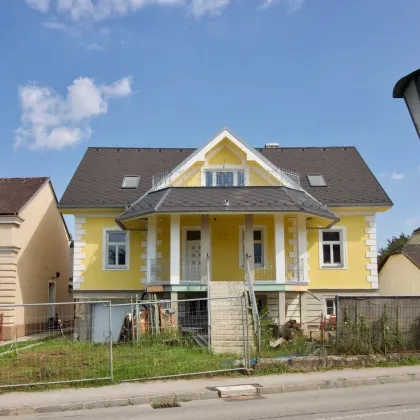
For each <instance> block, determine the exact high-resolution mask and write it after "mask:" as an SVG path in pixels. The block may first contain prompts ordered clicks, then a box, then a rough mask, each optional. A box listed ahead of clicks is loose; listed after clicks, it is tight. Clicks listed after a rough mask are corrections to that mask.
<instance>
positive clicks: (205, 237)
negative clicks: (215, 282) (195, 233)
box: [201, 214, 211, 281]
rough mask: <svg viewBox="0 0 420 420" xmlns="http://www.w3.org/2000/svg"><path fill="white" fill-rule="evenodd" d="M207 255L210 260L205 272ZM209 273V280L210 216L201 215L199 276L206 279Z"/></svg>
mask: <svg viewBox="0 0 420 420" xmlns="http://www.w3.org/2000/svg"><path fill="white" fill-rule="evenodd" d="M207 256H208V257H209V261H210V268H209V272H210V273H208V272H207ZM208 274H210V279H209V281H210V280H211V244H210V216H208V215H204V214H203V215H201V278H202V279H207V275H208Z"/></svg>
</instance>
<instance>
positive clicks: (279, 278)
mask: <svg viewBox="0 0 420 420" xmlns="http://www.w3.org/2000/svg"><path fill="white" fill-rule="evenodd" d="M274 248H275V253H276V254H275V260H276V261H275V263H276V283H285V282H286V254H285V250H284V215H283V214H276V215H274Z"/></svg>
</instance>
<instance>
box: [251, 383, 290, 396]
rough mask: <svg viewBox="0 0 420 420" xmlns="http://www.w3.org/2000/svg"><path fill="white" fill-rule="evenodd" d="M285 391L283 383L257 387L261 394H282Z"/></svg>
mask: <svg viewBox="0 0 420 420" xmlns="http://www.w3.org/2000/svg"><path fill="white" fill-rule="evenodd" d="M283 392H284V391H283V386H282V385H273V386H264V387H257V393H258V394H259V395H270V394H282V393H283Z"/></svg>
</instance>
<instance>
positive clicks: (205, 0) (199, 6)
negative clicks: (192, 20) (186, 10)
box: [190, 0, 231, 16]
mask: <svg viewBox="0 0 420 420" xmlns="http://www.w3.org/2000/svg"><path fill="white" fill-rule="evenodd" d="M230 2H231V0H192V1H191V4H190V10H191V13H192V14H193V15H195V16H203V15H210V16H217V15H220V14H221V13H222V12H223V10H224V9H225V8H226V7H227V6H228V5H229V4H230Z"/></svg>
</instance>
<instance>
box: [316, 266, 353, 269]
mask: <svg viewBox="0 0 420 420" xmlns="http://www.w3.org/2000/svg"><path fill="white" fill-rule="evenodd" d="M319 268H320V270H347V266H346V265H321V266H320V267H319Z"/></svg>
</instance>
